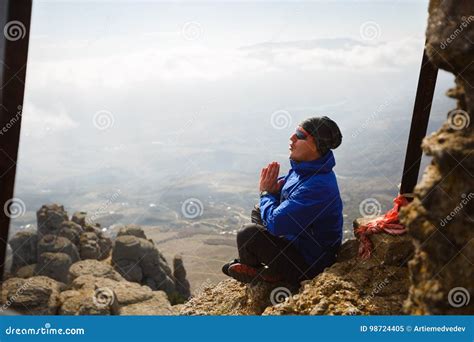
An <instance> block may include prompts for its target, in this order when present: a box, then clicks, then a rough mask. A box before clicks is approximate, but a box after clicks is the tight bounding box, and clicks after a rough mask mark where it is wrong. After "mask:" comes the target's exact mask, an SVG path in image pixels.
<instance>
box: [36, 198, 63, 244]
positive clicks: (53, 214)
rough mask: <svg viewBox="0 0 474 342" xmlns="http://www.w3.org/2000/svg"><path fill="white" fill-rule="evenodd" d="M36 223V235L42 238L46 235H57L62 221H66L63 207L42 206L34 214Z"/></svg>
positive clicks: (56, 205) (54, 205)
mask: <svg viewBox="0 0 474 342" xmlns="http://www.w3.org/2000/svg"><path fill="white" fill-rule="evenodd" d="M36 219H37V222H38V235H39V237H40V238H41V237H43V236H44V235H47V234H55V235H57V234H58V232H59V230H60V229H61V225H62V223H63V222H64V221H67V220H68V217H67V212H66V211H65V210H64V206H62V205H58V204H47V205H43V206H42V207H41V208H40V209H39V210H38V211H37V212H36Z"/></svg>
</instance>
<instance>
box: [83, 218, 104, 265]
mask: <svg viewBox="0 0 474 342" xmlns="http://www.w3.org/2000/svg"><path fill="white" fill-rule="evenodd" d="M79 246H80V247H79V248H80V253H81V259H96V260H103V259H105V258H107V257H108V256H109V254H110V251H111V249H112V240H111V239H110V238H108V237H106V236H104V235H103V234H102V232H101V231H100V230H99V229H97V228H96V227H93V226H86V227H85V228H84V232H83V233H82V234H81V236H80V239H79Z"/></svg>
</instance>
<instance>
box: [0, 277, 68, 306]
mask: <svg viewBox="0 0 474 342" xmlns="http://www.w3.org/2000/svg"><path fill="white" fill-rule="evenodd" d="M64 287H65V285H64V284H62V283H60V282H57V281H55V280H53V279H51V278H48V277H44V276H38V277H32V278H29V279H22V278H10V279H7V280H5V281H4V282H3V284H2V290H1V304H2V305H3V307H4V308H11V309H14V310H16V311H17V312H19V313H22V314H25V315H55V314H56V313H57V310H58V307H59V293H60V292H61V291H62V290H63V289H64Z"/></svg>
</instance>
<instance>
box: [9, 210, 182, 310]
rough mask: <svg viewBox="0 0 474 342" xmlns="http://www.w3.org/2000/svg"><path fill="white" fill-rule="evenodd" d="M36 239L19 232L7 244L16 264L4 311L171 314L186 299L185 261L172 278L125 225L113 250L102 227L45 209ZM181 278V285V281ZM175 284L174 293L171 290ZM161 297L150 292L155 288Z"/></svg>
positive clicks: (139, 233)
mask: <svg viewBox="0 0 474 342" xmlns="http://www.w3.org/2000/svg"><path fill="white" fill-rule="evenodd" d="M37 217H38V226H39V227H41V233H39V232H34V231H21V232H19V233H18V234H16V235H15V236H14V237H12V239H11V240H10V245H11V248H12V254H13V264H14V267H12V269H11V271H13V272H11V273H12V274H11V275H10V276H13V278H10V279H8V280H7V281H5V282H4V283H3V284H2V304H4V306H3V307H2V309H3V310H7V309H8V308H10V307H11V308H12V309H14V310H18V311H20V312H21V313H25V314H49V315H54V314H62V315H172V314H176V309H175V308H173V307H172V306H171V303H170V300H169V299H168V298H170V299H171V300H172V301H173V303H179V302H183V301H184V299H186V298H188V297H189V282H188V281H187V279H186V271H185V270H184V265H183V261H182V259H178V260H176V261H175V263H174V265H175V272H174V274H172V273H171V269H170V268H169V266H168V264H167V262H166V259H165V258H164V257H163V255H162V254H161V253H160V252H159V251H158V249H157V248H156V247H155V245H154V243H153V241H152V240H147V239H146V236H145V233H144V232H143V230H142V229H141V228H140V227H139V226H136V225H128V226H125V227H123V228H122V229H121V230H120V233H119V235H120V236H119V239H118V240H119V241H118V243H117V245H116V248H115V249H114V256H115V257H116V258H115V259H117V258H118V259H117V260H115V261H116V262H115V263H114V266H115V268H117V269H119V270H120V272H121V273H122V274H124V276H126V278H127V279H128V280H133V281H135V282H129V281H127V280H126V279H125V278H124V277H123V276H122V275H121V274H120V273H119V272H117V271H116V270H115V269H114V267H113V266H112V265H111V261H112V260H111V255H110V254H111V253H110V252H111V250H112V245H113V244H112V240H111V239H110V238H108V237H106V236H105V235H104V234H103V232H102V231H101V229H100V224H94V225H91V224H89V223H88V222H87V216H86V213H85V212H76V213H75V214H74V215H73V216H72V218H71V220H68V216H67V213H66V211H65V210H64V207H63V206H61V205H58V204H51V205H43V206H42V207H41V208H40V209H39V210H38V212H37ZM178 280H179V282H178ZM175 283H176V284H178V285H179V292H177V291H176V288H177V286H176V285H175ZM152 289H153V290H164V291H166V293H165V292H163V291H153V290H152Z"/></svg>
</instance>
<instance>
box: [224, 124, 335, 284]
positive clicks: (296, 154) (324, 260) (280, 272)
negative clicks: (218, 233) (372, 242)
mask: <svg viewBox="0 0 474 342" xmlns="http://www.w3.org/2000/svg"><path fill="white" fill-rule="evenodd" d="M341 141H342V135H341V132H340V130H339V127H338V126H337V124H336V123H335V122H334V121H332V120H331V119H329V118H328V117H326V116H323V117H313V118H310V119H307V120H305V121H303V122H302V123H301V124H300V126H299V127H298V128H297V129H296V132H295V133H293V135H292V136H291V137H290V146H289V149H290V164H291V169H290V171H289V172H288V174H287V175H286V176H284V177H280V178H278V173H279V169H280V165H279V164H278V163H277V162H272V163H270V164H269V165H268V166H267V167H265V168H263V169H262V171H261V173H260V204H259V206H258V205H257V206H255V209H254V210H253V211H252V222H253V223H252V224H248V225H245V226H244V227H243V229H242V230H241V231H240V232H239V233H238V234H237V248H238V251H239V259H235V260H234V261H232V262H230V263H227V264H225V265H224V266H223V267H222V271H223V272H224V273H225V274H226V275H229V276H231V277H233V278H235V279H237V280H239V281H241V282H245V283H250V282H253V281H258V280H263V281H267V282H276V281H285V282H288V283H290V284H297V283H299V282H300V281H302V280H304V279H310V278H313V277H314V276H315V275H317V274H318V273H320V272H322V271H323V269H324V268H326V267H328V266H330V265H332V264H333V263H334V262H335V259H336V253H337V251H338V249H339V246H340V244H341V240H342V223H343V218H342V201H341V197H340V194H339V188H338V185H337V181H336V176H335V174H334V172H333V171H332V169H333V167H334V165H335V160H334V155H333V152H332V151H331V150H332V149H335V148H337V147H338V146H339V145H340V144H341Z"/></svg>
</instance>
